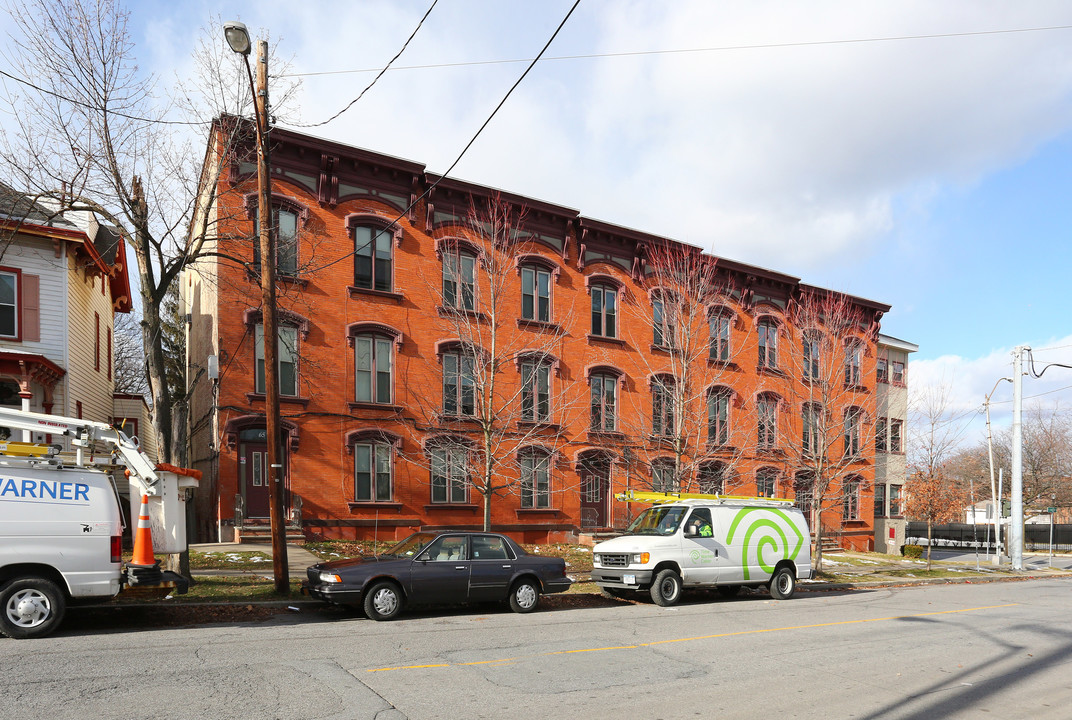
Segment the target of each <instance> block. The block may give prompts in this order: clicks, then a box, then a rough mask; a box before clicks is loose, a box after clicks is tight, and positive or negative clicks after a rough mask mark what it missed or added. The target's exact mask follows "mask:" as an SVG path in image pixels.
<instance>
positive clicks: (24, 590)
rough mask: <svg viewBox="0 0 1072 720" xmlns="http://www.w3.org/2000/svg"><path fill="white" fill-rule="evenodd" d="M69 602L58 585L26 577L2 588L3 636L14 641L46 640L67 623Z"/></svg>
mask: <svg viewBox="0 0 1072 720" xmlns="http://www.w3.org/2000/svg"><path fill="white" fill-rule="evenodd" d="M66 609H67V602H66V600H65V599H64V596H63V592H62V591H61V590H60V589H59V588H58V587H56V583H54V582H52V581H51V580H46V579H45V578H41V577H24V578H16V579H14V580H10V581H8V582H7V583H6V584H5V585H3V586H0V633H3V634H4V635H7V636H8V637H11V638H16V639H20V640H21V639H24V638H37V637H44V636H46V635H48V634H49V633H51V632H52V631H54V630H55V629H56V628H57V627H58V626H59V624H60V621H61V620H63V613H64V611H65V610H66Z"/></svg>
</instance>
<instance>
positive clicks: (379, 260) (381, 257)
mask: <svg viewBox="0 0 1072 720" xmlns="http://www.w3.org/2000/svg"><path fill="white" fill-rule="evenodd" d="M353 235H354V287H356V288H360V289H362V290H376V291H379V292H391V291H392V290H393V289H394V244H395V243H394V241H395V235H394V233H393V232H391V231H390V230H388V229H386V228H384V227H378V226H376V225H365V224H361V225H355V226H354V227H353Z"/></svg>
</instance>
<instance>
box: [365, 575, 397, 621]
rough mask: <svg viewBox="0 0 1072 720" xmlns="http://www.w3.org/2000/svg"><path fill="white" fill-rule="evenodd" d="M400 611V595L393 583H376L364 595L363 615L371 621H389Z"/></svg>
mask: <svg viewBox="0 0 1072 720" xmlns="http://www.w3.org/2000/svg"><path fill="white" fill-rule="evenodd" d="M401 610H402V593H401V591H399V589H398V586H397V585H395V584H394V583H393V582H387V581H382V582H378V583H376V584H375V585H373V586H372V587H371V588H370V589H369V591H368V593H367V594H366V595H365V614H366V615H368V616H369V617H370V618H372V619H373V620H390V619H392V618H394V617H395V616H397V615H398V613H399V612H400V611H401Z"/></svg>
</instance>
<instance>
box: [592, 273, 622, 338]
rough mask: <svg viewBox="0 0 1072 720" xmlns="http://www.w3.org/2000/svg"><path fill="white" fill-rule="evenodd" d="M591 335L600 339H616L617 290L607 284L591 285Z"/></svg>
mask: <svg viewBox="0 0 1072 720" xmlns="http://www.w3.org/2000/svg"><path fill="white" fill-rule="evenodd" d="M589 292H590V293H591V295H592V334H593V335H598V336H600V337H607V338H616V337H618V288H617V287H616V286H614V285H612V284H611V283H609V282H597V283H593V284H592V285H591V287H590V288H589Z"/></svg>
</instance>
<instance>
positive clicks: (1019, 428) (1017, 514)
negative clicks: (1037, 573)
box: [1008, 345, 1031, 570]
mask: <svg viewBox="0 0 1072 720" xmlns="http://www.w3.org/2000/svg"><path fill="white" fill-rule="evenodd" d="M1030 349H1031V348H1029V347H1028V346H1026V345H1019V346H1017V347H1016V348H1014V349H1013V351H1012V507H1011V513H1012V517H1011V518H1010V523H1009V537H1008V541H1009V556H1010V557H1011V558H1012V569H1013V570H1023V569H1024V467H1023V465H1024V464H1023V457H1022V451H1023V422H1022V416H1023V404H1024V353H1025V352H1027V351H1028V350H1030Z"/></svg>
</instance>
